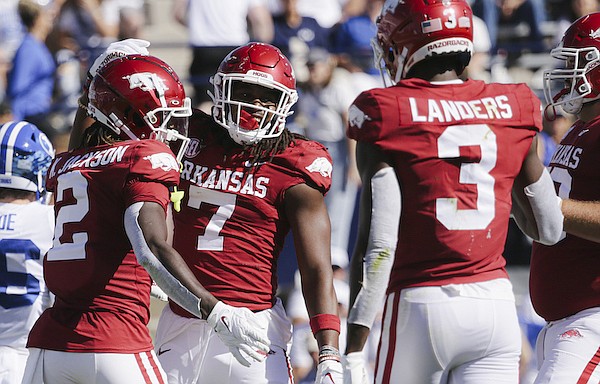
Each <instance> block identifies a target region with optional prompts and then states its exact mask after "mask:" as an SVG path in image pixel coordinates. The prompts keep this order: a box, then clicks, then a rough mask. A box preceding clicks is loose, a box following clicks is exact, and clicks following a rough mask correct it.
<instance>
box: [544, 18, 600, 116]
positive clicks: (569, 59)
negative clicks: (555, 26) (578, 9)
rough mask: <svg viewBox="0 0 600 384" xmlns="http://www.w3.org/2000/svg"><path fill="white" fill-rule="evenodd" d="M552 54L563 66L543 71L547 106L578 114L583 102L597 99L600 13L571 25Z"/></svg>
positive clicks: (599, 92) (599, 79) (599, 58)
mask: <svg viewBox="0 0 600 384" xmlns="http://www.w3.org/2000/svg"><path fill="white" fill-rule="evenodd" d="M551 55H552V57H554V58H556V59H559V60H563V61H564V62H565V67H564V68H563V69H552V70H547V71H544V96H545V98H546V102H547V103H548V107H551V108H553V111H554V108H556V107H557V106H560V107H562V109H563V110H564V111H565V112H567V113H570V114H577V113H579V111H580V110H581V107H582V106H583V104H584V103H587V102H590V101H594V100H597V99H598V98H600V68H599V67H598V65H600V12H597V13H591V14H589V15H586V16H583V17H581V18H579V19H577V20H576V21H575V22H573V24H571V26H570V27H569V28H568V29H567V30H566V32H565V34H564V36H563V38H562V40H561V42H560V44H559V45H558V47H556V48H554V49H553V50H552V51H551ZM555 82H558V83H555ZM556 91H558V92H557V93H556V94H555V95H553V92H556ZM548 107H547V108H548ZM550 116H552V114H550Z"/></svg>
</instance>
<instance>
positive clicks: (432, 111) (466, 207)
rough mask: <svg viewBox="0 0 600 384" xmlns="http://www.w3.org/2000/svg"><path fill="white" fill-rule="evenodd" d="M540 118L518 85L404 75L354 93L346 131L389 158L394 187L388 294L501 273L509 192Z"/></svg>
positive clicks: (533, 102)
mask: <svg viewBox="0 0 600 384" xmlns="http://www.w3.org/2000/svg"><path fill="white" fill-rule="evenodd" d="M541 124H542V123H541V110H540V102H539V99H538V98H537V97H536V96H535V95H534V94H533V93H532V92H531V90H529V88H527V87H526V86H525V85H523V84H485V83H483V82H481V81H472V80H468V81H465V82H464V83H445V84H432V83H429V82H427V81H424V80H420V79H406V80H402V81H401V82H399V83H398V84H397V85H396V86H393V87H390V88H385V89H373V90H369V91H366V92H363V93H362V94H360V95H359V96H358V98H357V99H356V100H355V102H354V104H353V105H352V106H351V107H350V110H349V131H348V135H349V137H351V138H354V139H356V140H358V141H361V142H365V143H371V144H373V145H375V146H377V147H378V148H379V149H380V150H381V151H382V152H383V153H385V154H386V155H388V156H389V158H390V159H391V160H390V161H391V162H392V165H393V167H394V169H395V172H396V176H397V178H398V180H399V182H400V190H401V193H402V212H401V217H400V227H399V232H398V245H397V248H396V256H395V260H394V266H393V269H392V272H391V276H390V283H389V287H388V292H393V291H399V290H401V289H402V288H406V287H416V286H439V285H444V284H451V283H456V284H459V283H471V282H479V281H486V280H491V279H495V278H499V277H506V276H507V274H506V271H505V270H504V265H505V260H504V258H503V257H502V251H503V249H504V243H505V240H506V233H507V227H508V220H509V215H510V210H511V204H512V200H511V189H512V186H513V182H514V179H515V177H516V176H517V174H518V173H519V171H520V169H521V165H522V163H523V160H524V158H525V156H526V154H527V152H528V150H529V148H530V146H531V142H532V139H533V137H534V135H535V134H536V132H537V131H538V130H540V129H541Z"/></svg>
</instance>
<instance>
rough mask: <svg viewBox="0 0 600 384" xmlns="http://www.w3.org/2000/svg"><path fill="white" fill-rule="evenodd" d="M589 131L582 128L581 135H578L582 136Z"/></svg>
mask: <svg viewBox="0 0 600 384" xmlns="http://www.w3.org/2000/svg"><path fill="white" fill-rule="evenodd" d="M589 131H590V130H589V129H582V130H581V132H579V135H577V136H579V137H581V136H583V135H585V134H586V133H588V132H589Z"/></svg>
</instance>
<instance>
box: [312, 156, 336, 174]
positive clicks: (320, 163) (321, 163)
mask: <svg viewBox="0 0 600 384" xmlns="http://www.w3.org/2000/svg"><path fill="white" fill-rule="evenodd" d="M306 170H308V171H309V172H319V173H320V174H321V176H323V177H331V171H332V170H333V165H332V164H331V163H330V162H329V160H327V159H326V158H324V157H317V158H316V159H315V160H314V161H313V162H312V164H311V165H309V166H308V167H306Z"/></svg>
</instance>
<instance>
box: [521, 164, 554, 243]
mask: <svg viewBox="0 0 600 384" xmlns="http://www.w3.org/2000/svg"><path fill="white" fill-rule="evenodd" d="M524 192H525V196H527V200H528V201H529V204H530V205H531V210H532V212H533V219H534V220H535V224H534V223H530V222H528V221H527V215H525V214H523V213H522V212H520V211H519V209H514V210H513V213H514V218H515V221H516V223H517V225H518V226H519V228H520V229H521V230H522V231H523V232H524V233H525V234H526V235H528V236H529V237H531V238H532V239H534V240H536V241H537V242H539V243H542V244H544V245H553V244H556V243H557V242H558V241H560V239H561V238H562V236H563V219H564V218H563V214H562V212H561V208H560V205H561V204H560V203H561V199H560V198H559V197H558V196H556V193H555V192H554V182H553V181H552V178H551V177H550V173H548V170H546V169H544V171H543V172H542V175H541V176H540V178H539V179H538V181H536V182H535V183H533V184H530V185H528V186H526V187H525V189H524ZM532 225H535V228H537V236H536V234H535V233H533V231H530V230H528V229H529V228H531V227H532Z"/></svg>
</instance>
